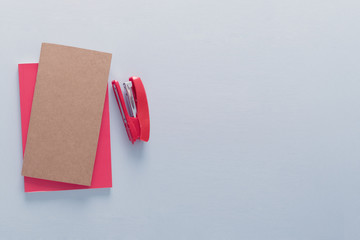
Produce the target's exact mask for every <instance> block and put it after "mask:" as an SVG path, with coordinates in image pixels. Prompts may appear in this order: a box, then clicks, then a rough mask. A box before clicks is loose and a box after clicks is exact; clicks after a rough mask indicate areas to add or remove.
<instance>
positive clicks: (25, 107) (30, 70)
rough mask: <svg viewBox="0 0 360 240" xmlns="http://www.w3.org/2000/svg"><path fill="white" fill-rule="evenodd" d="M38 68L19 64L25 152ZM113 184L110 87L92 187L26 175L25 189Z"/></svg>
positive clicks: (71, 187)
mask: <svg viewBox="0 0 360 240" xmlns="http://www.w3.org/2000/svg"><path fill="white" fill-rule="evenodd" d="M37 70H38V64H37V63H29V64H19V90H20V109H21V129H22V147H23V153H24V152H25V146H26V139H27V132H28V127H29V121H30V112H31V105H32V101H33V95H34V88H35V82H36V75H37ZM111 186H112V175H111V151H110V121H109V94H108V91H107V90H106V97H105V104H104V110H103V114H102V120H101V127H100V134H99V141H98V145H97V151H96V157H95V164H94V172H93V177H92V181H91V186H89V187H88V186H82V185H76V184H70V183H63V182H55V181H49V180H43V179H38V178H31V177H24V190H25V192H39V191H59V190H73V189H89V188H110V187H111Z"/></svg>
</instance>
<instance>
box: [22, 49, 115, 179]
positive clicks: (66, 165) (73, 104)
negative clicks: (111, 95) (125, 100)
mask: <svg viewBox="0 0 360 240" xmlns="http://www.w3.org/2000/svg"><path fill="white" fill-rule="evenodd" d="M110 64H111V54H109V53H103V52H97V51H92V50H86V49H80V48H74V47H67V46H62V45H56V44H49V43H43V44H42V47H41V53H40V60H39V67H38V72H37V77H36V83H35V90H34V96H33V103H32V107H31V115H30V122H29V129H28V134H27V141H26V148H25V153H24V161H23V168H22V175H23V176H26V177H32V178H39V179H45V180H52V181H58V182H65V183H72V184H78V185H85V186H90V185H91V181H92V175H93V168H94V163H95V156H96V150H97V146H98V139H99V133H100V125H101V119H102V113H103V109H104V103H105V96H106V91H107V82H108V77H109V70H110Z"/></svg>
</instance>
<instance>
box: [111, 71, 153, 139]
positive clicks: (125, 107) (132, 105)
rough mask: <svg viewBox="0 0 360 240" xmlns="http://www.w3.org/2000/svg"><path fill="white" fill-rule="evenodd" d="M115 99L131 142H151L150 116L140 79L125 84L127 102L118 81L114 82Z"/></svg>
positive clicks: (132, 78)
mask: <svg viewBox="0 0 360 240" xmlns="http://www.w3.org/2000/svg"><path fill="white" fill-rule="evenodd" d="M112 87H113V90H114V94H115V98H116V101H117V103H118V106H119V109H120V113H121V117H122V119H123V122H124V126H125V129H126V132H127V134H128V137H129V140H130V141H131V142H132V143H134V142H135V141H136V140H138V139H139V140H142V141H145V142H147V141H149V136H150V116H149V106H148V102H147V98H146V92H145V88H144V85H143V83H142V81H141V79H140V78H139V77H131V78H130V79H129V82H125V83H123V87H124V90H125V100H124V96H123V94H122V91H121V87H120V84H119V82H118V81H116V80H113V81H112Z"/></svg>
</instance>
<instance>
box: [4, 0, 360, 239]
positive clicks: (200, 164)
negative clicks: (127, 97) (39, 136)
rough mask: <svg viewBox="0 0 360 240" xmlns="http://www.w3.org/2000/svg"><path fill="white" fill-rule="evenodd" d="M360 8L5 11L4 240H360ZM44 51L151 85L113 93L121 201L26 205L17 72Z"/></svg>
mask: <svg viewBox="0 0 360 240" xmlns="http://www.w3.org/2000/svg"><path fill="white" fill-rule="evenodd" d="M359 8H360V2H359V1H355V0H344V1H335V0H327V1H325V0H301V1H300V0H299V1H297V0H295V1H288V0H274V1H272V0H270V1H267V0H234V1H231V0H225V1H213V0H201V1H200V0H198V1H194V0H182V1H165V0H154V1H145V0H142V1H138V0H134V1H115V0H113V1H107V0H104V1H85V0H80V1H69V0H65V1H39V0H32V1H25V0H15V1H1V2H0V69H1V71H0V84H1V85H0V109H1V114H0V116H1V118H0V123H1V124H0V156H1V160H0V161H1V165H0V191H1V193H0V239H126V240H134V239H147V240H148V239H155V240H159V239H166V240H169V239H174V240H175V239H206V240H209V239H236V240H237V239H246V240H253V239H254V240H255V239H264V240H269V239H270V240H277V239H279V240H280V239H281V240H290V239H299V240H300V239H306V240H309V239H314V240H321V239H326V240H329V239H359V238H360V228H359V224H360V174H359V172H360V148H359V144H360V128H359V123H360V114H359V106H360V94H359V91H360V68H359V60H360V57H359V56H360V30H359V27H358V25H359V22H360V15H359ZM42 42H51V43H59V44H64V45H71V46H76V47H82V48H88V49H95V50H100V51H106V52H111V53H113V61H112V66H111V71H110V78H109V83H110V81H111V80H112V79H117V80H119V81H125V80H126V79H127V78H128V77H129V76H131V75H139V76H141V77H142V79H143V81H144V84H145V86H146V90H147V93H148V98H149V104H150V115H151V136H150V142H149V143H146V144H139V143H136V144H135V145H131V144H130V142H129V141H128V139H127V137H126V133H125V130H124V127H123V125H122V122H121V118H120V113H119V111H118V108H117V106H116V102H115V99H114V95H113V94H112V92H110V121H111V148H112V164H113V188H112V189H110V190H108V189H103V190H87V191H83V190H82V191H68V192H52V193H34V194H25V193H24V192H23V178H22V177H21V176H20V170H21V165H22V146H21V128H20V104H19V86H18V73H17V64H18V63H21V62H37V61H38V58H39V53H40V46H41V43H42Z"/></svg>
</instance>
